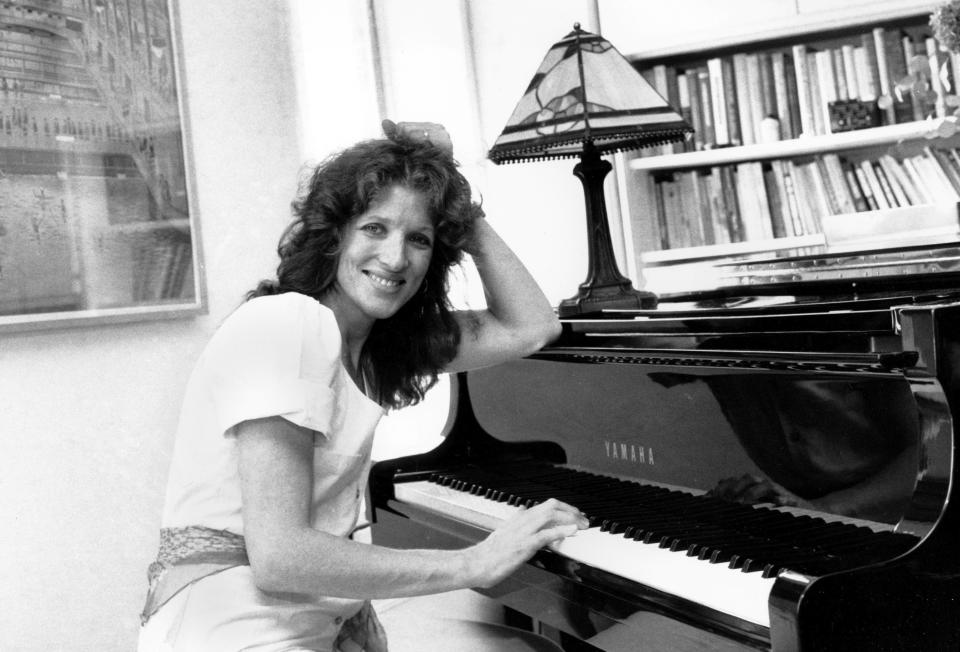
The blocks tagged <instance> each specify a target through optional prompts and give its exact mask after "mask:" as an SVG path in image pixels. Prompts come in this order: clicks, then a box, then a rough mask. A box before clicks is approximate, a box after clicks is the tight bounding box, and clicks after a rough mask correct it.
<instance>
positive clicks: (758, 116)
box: [746, 53, 767, 143]
mask: <svg viewBox="0 0 960 652" xmlns="http://www.w3.org/2000/svg"><path fill="white" fill-rule="evenodd" d="M746 67H747V88H749V89H750V122H751V123H752V124H753V140H754V142H756V143H760V142H763V133H762V131H761V129H760V125H761V123H762V122H763V119H764V118H765V117H767V116H766V115H764V113H763V85H762V81H761V78H760V58H759V56H758V55H757V54H756V53H751V54H748V55H747V59H746Z"/></svg>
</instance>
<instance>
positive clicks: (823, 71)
mask: <svg viewBox="0 0 960 652" xmlns="http://www.w3.org/2000/svg"><path fill="white" fill-rule="evenodd" d="M816 61H817V83H818V84H819V89H820V106H819V110H820V112H821V116H822V118H821V119H822V123H821V124H822V125H823V131H822V132H821V133H824V134H828V133H830V132H831V129H830V103H831V102H836V101H837V82H836V78H835V77H834V74H833V55H832V54H831V52H830V50H820V51H819V52H817V53H816Z"/></svg>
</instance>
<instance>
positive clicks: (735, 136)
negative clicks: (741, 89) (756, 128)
mask: <svg viewBox="0 0 960 652" xmlns="http://www.w3.org/2000/svg"><path fill="white" fill-rule="evenodd" d="M720 65H721V73H722V75H721V76H722V78H723V97H724V100H725V102H726V109H727V133H728V135H729V136H730V144H731V145H742V144H743V134H742V130H741V128H740V109H739V107H738V106H737V84H736V79H735V78H734V71H733V61H732V60H731V59H730V57H724V58H723V59H721V60H720Z"/></svg>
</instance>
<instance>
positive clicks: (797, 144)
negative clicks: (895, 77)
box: [629, 117, 958, 172]
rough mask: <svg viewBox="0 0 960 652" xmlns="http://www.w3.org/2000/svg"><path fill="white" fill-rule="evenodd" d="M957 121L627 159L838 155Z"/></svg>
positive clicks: (648, 164)
mask: <svg viewBox="0 0 960 652" xmlns="http://www.w3.org/2000/svg"><path fill="white" fill-rule="evenodd" d="M957 130H958V123H957V119H956V118H953V117H949V118H936V119H929V120H920V121H917V122H907V123H904V124H897V125H887V126H884V127H874V128H871V129H857V130H855V131H845V132H842V133H838V134H826V135H823V136H807V137H800V138H797V139H794V140H779V141H776V142H772V143H760V144H756V145H743V146H741V147H720V148H717V149H708V150H704V151H700V152H682V153H679V154H666V155H663V156H648V157H641V158H635V159H631V160H630V162H629V166H630V169H631V170H643V171H648V172H652V171H657V170H678V169H685V168H696V167H713V166H717V165H730V164H735V163H743V162H746V161H765V160H772V159H783V158H796V157H801V156H809V155H813V154H821V153H824V152H838V151H847V150H852V149H863V148H867V147H876V146H879V145H891V144H893V143H897V142H900V141H903V140H920V139H927V140H933V139H935V138H949V137H951V136H953V135H955V134H956V133H957Z"/></svg>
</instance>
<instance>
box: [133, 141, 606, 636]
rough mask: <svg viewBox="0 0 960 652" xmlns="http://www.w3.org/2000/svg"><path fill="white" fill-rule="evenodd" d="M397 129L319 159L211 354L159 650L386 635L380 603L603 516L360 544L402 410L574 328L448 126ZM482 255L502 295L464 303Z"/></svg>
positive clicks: (491, 575)
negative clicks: (556, 309)
mask: <svg viewBox="0 0 960 652" xmlns="http://www.w3.org/2000/svg"><path fill="white" fill-rule="evenodd" d="M384 129H385V131H387V133H388V134H389V135H390V138H389V139H384V140H375V141H368V142H364V143H360V144H358V145H356V146H354V147H352V148H350V149H348V150H346V151H344V152H342V153H340V154H339V155H337V156H335V157H333V158H331V159H330V160H328V161H327V162H325V163H323V164H321V165H320V166H319V167H318V168H317V169H316V170H315V172H314V173H313V175H312V178H311V179H310V180H309V183H308V185H307V186H306V187H305V189H304V192H303V193H302V195H301V197H299V198H298V200H297V201H295V202H294V205H293V206H294V213H295V216H296V219H295V221H294V222H293V224H292V225H291V226H290V227H288V229H287V231H286V232H285V234H284V236H283V238H282V239H281V243H280V247H279V254H280V264H279V267H278V270H277V279H276V280H275V281H265V282H262V283H261V284H260V285H259V287H258V288H257V289H256V290H254V291H252V292H251V293H250V294H249V296H248V299H249V300H248V301H247V302H246V303H245V304H243V305H242V306H241V307H240V308H239V309H238V310H237V311H235V312H234V313H233V314H232V315H231V316H230V317H228V318H227V320H226V321H225V322H224V323H223V325H222V326H221V327H220V329H219V330H218V331H217V333H216V334H215V335H214V337H213V338H212V339H211V342H210V343H209V345H208V346H207V348H206V349H205V351H204V353H203V354H202V356H201V358H200V360H199V361H198V363H197V367H196V369H195V370H194V373H193V375H192V376H191V379H190V382H189V384H188V387H187V392H186V396H185V399H184V406H183V411H182V414H181V420H180V425H179V428H178V433H177V439H176V446H175V451H174V456H173V462H172V466H171V471H170V480H169V485H168V490H167V500H166V506H165V510H164V517H163V529H162V532H161V545H160V554H159V556H158V561H157V562H156V563H155V564H153V565H152V566H151V590H150V594H149V596H148V600H147V605H146V608H145V609H144V614H143V618H144V621H145V625H144V627H143V630H142V631H141V644H140V649H141V650H143V651H146V650H157V649H165V650H171V649H172V650H204V651H207V650H236V649H241V648H242V649H255V650H291V649H298V650H324V651H326V650H338V649H343V650H347V649H357V648H360V649H368V650H381V649H385V643H384V641H383V640H382V632H381V631H380V630H379V628H378V624H377V622H376V618H375V616H374V615H373V614H372V610H371V609H370V607H369V603H368V602H366V601H368V600H370V599H374V598H390V597H402V596H416V595H422V594H427V593H437V592H443V591H449V590H452V589H460V588H466V587H485V586H491V585H493V584H496V583H497V582H498V581H500V580H501V579H503V578H504V577H505V576H506V575H508V574H509V573H510V572H511V571H512V570H514V569H515V568H517V567H518V566H519V565H520V564H522V563H523V562H524V561H525V560H526V559H528V558H529V557H530V556H531V555H532V554H533V553H534V552H535V551H536V550H538V549H539V548H541V547H543V546H544V545H547V544H548V543H551V542H553V541H556V540H558V539H561V538H563V537H565V536H568V535H570V534H573V533H575V532H576V531H577V530H578V529H579V528H583V527H586V525H587V523H586V520H585V519H584V517H583V515H582V514H580V513H579V512H578V511H577V510H576V509H575V508H573V507H570V506H569V505H565V504H562V503H560V502H558V501H548V502H546V503H543V504H541V505H538V506H537V507H534V508H532V509H529V510H526V511H524V512H521V513H520V515H518V516H517V517H516V518H515V519H513V520H511V521H509V522H507V523H505V524H504V525H503V527H501V528H499V529H498V530H496V531H495V532H493V533H492V534H491V535H490V536H489V537H488V538H487V539H485V540H484V541H482V542H480V543H479V544H477V545H475V546H473V547H472V548H469V549H467V550H458V551H439V550H394V549H388V548H383V547H379V546H371V545H368V544H365V543H359V542H354V541H352V540H351V539H350V534H351V532H352V530H353V528H354V527H355V525H356V522H357V517H358V510H359V507H360V502H361V496H362V495H363V488H364V486H365V483H366V477H367V471H368V470H369V464H370V447H371V441H372V436H373V431H374V428H375V426H376V424H377V422H378V420H379V419H380V417H381V416H382V414H383V412H384V409H385V408H398V407H402V406H405V405H409V404H413V403H416V402H417V401H419V400H420V399H421V398H423V395H424V393H425V392H426V390H427V389H429V387H430V386H431V385H432V384H433V383H434V382H436V379H437V374H438V373H440V372H453V371H460V370H465V369H472V368H477V367H482V366H486V365H492V364H497V363H499V362H503V361H506V360H508V359H511V358H515V357H519V356H523V355H526V354H528V353H531V352H533V351H535V350H537V349H538V348H540V347H541V346H543V345H544V344H546V343H547V342H548V341H549V340H551V339H552V338H554V337H556V336H557V334H558V332H559V325H558V322H557V320H556V317H555V316H554V313H553V310H552V309H551V307H550V305H549V303H548V302H547V300H546V298H545V297H544V296H543V294H542V292H541V291H540V289H539V288H538V287H537V285H536V283H535V282H534V280H533V279H532V278H531V276H530V275H529V273H528V272H527V271H526V269H524V267H523V265H522V264H521V263H520V261H519V260H518V259H517V258H516V256H515V255H514V254H513V253H512V252H511V251H510V249H509V248H508V247H507V246H506V245H505V244H504V242H503V241H502V240H501V239H500V238H499V237H498V236H497V234H496V233H495V232H494V230H493V229H492V228H491V227H490V226H489V225H488V224H487V222H486V221H485V220H484V219H482V215H483V213H482V211H481V210H480V208H479V206H477V205H476V204H474V203H473V202H472V201H471V198H470V188H469V185H468V183H467V181H466V180H465V179H464V177H463V176H462V175H461V174H460V173H459V171H458V170H457V165H456V163H455V162H454V160H453V158H452V155H451V148H450V145H449V139H448V137H447V135H446V131H445V130H443V128H442V127H439V126H438V125H430V124H426V123H410V124H401V125H399V126H397V125H394V124H393V123H390V122H385V124H384ZM464 251H465V252H467V253H469V254H470V255H471V256H472V257H473V259H474V261H475V262H476V266H477V269H478V272H479V275H480V278H481V279H482V281H483V286H484V290H485V292H486V294H487V298H488V300H487V308H486V309H485V310H477V311H452V310H451V309H450V307H449V303H448V299H447V296H446V294H447V274H448V272H449V270H450V269H451V267H452V266H453V265H455V264H457V263H458V262H459V261H460V259H461V256H462V253H463V252H464ZM347 639H353V640H352V641H350V642H348V641H347ZM350 645H354V647H353V648H351V647H350Z"/></svg>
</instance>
